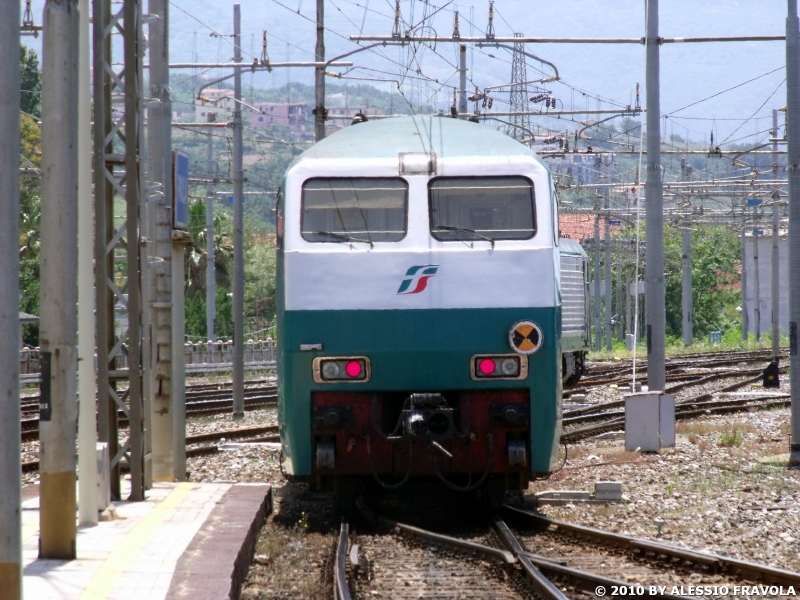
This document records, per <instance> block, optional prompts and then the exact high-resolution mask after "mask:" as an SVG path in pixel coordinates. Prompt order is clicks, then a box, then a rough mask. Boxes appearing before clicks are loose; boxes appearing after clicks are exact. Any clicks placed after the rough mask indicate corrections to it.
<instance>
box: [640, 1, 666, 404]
mask: <svg viewBox="0 0 800 600" xmlns="http://www.w3.org/2000/svg"><path fill="white" fill-rule="evenodd" d="M658 44H659V42H658V0H647V76H646V78H647V187H646V188H645V220H646V227H647V246H646V250H645V251H646V261H647V265H646V267H645V268H646V272H645V296H644V298H645V319H646V321H645V323H646V335H647V385H648V388H649V389H650V390H653V391H656V390H663V389H664V386H665V384H666V374H665V369H664V351H665V349H664V343H665V329H666V307H665V305H664V302H665V300H664V192H663V189H662V187H661V130H660V127H659V125H660V123H661V98H660V90H659V86H660V81H659V77H660V75H659V71H660V65H659V45H658Z"/></svg>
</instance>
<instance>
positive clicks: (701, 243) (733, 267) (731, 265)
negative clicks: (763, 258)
mask: <svg viewBox="0 0 800 600" xmlns="http://www.w3.org/2000/svg"><path fill="white" fill-rule="evenodd" d="M682 257H683V249H682V234H681V232H680V231H678V230H677V229H674V228H671V227H668V228H665V230H664V275H665V277H666V281H665V287H666V298H665V300H666V309H667V314H666V317H667V335H670V336H675V337H677V336H680V335H681V326H682V317H681V315H682V312H681V310H682V307H681V276H682ZM740 257H741V248H740V247H739V239H738V237H737V236H736V235H735V234H733V233H732V232H731V231H730V229H727V228H725V227H710V226H694V227H693V228H692V303H693V313H692V316H693V329H694V334H695V335H696V336H705V335H706V334H707V333H708V332H709V331H713V330H720V331H727V330H729V329H732V328H733V327H736V326H737V323H736V321H735V319H732V318H731V317H730V316H729V314H730V313H731V311H730V310H726V309H731V308H732V307H735V306H737V304H738V303H739V292H738V291H736V290H734V289H733V287H732V286H733V284H735V283H737V282H738V281H739V279H740V274H739V265H740Z"/></svg>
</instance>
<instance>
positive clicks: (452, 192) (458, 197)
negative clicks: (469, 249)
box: [428, 177, 536, 242]
mask: <svg viewBox="0 0 800 600" xmlns="http://www.w3.org/2000/svg"><path fill="white" fill-rule="evenodd" d="M428 199H429V202H430V222H431V234H432V235H433V237H434V238H436V239H437V240H443V241H451V240H458V241H468V240H469V241H473V240H476V239H478V240H479V239H486V240H489V241H491V242H494V241H495V240H527V239H530V238H532V237H533V236H534V235H535V234H536V214H535V210H534V200H533V183H532V182H531V180H530V179H528V178H527V177H440V178H437V179H432V180H431V181H430V183H429V184H428Z"/></svg>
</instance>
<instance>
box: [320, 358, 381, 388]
mask: <svg viewBox="0 0 800 600" xmlns="http://www.w3.org/2000/svg"><path fill="white" fill-rule="evenodd" d="M313 375H314V381H315V382H316V383H347V382H352V383H364V382H366V381H369V380H370V377H371V375H372V373H371V369H370V361H369V358H367V357H366V356H342V357H338V356H337V357H334V356H330V357H327V356H318V357H317V358H315V359H314V362H313Z"/></svg>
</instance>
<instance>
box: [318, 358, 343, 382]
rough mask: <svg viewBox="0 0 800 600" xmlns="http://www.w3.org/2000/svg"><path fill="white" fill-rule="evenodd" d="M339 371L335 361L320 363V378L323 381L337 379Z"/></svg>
mask: <svg viewBox="0 0 800 600" xmlns="http://www.w3.org/2000/svg"><path fill="white" fill-rule="evenodd" d="M341 371H342V370H341V369H340V368H339V365H338V363H337V362H336V361H333V360H329V361H327V362H324V363H322V378H323V379H337V378H338V377H339V373H341Z"/></svg>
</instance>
